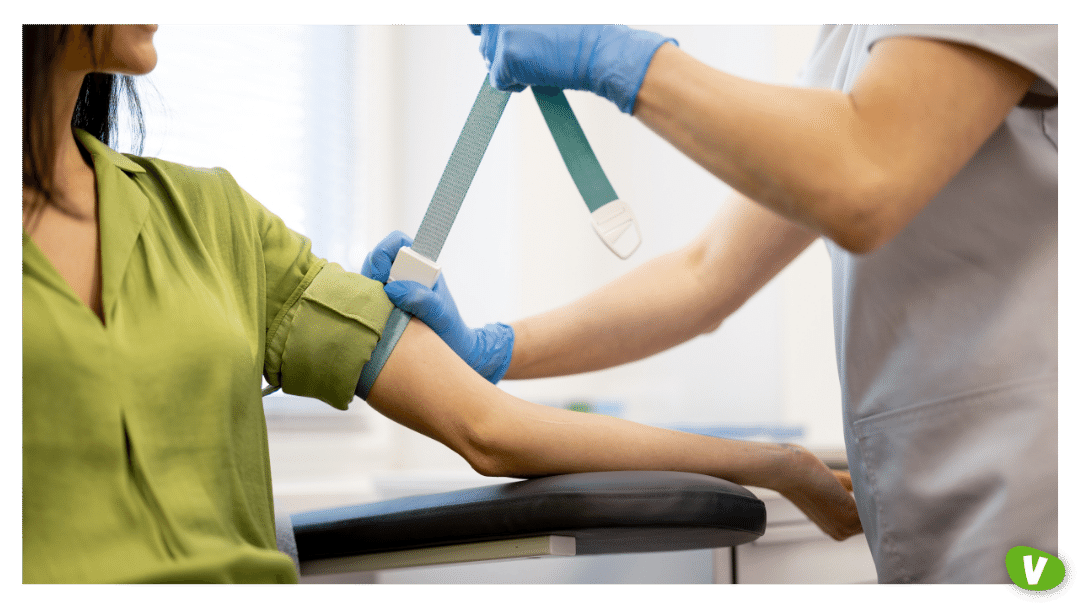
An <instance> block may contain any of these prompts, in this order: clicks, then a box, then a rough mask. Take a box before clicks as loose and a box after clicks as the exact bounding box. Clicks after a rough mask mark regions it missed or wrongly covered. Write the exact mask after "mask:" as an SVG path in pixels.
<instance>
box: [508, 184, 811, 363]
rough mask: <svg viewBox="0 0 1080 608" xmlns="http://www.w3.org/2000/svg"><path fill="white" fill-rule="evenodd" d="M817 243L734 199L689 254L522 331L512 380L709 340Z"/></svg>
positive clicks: (517, 328)
mask: <svg viewBox="0 0 1080 608" xmlns="http://www.w3.org/2000/svg"><path fill="white" fill-rule="evenodd" d="M816 238H817V235H816V234H814V233H812V232H810V231H808V230H806V229H804V228H802V227H800V226H797V225H795V224H793V223H791V222H789V221H787V220H785V219H784V218H782V217H780V216H778V215H776V214H775V213H772V212H771V211H769V210H767V209H763V208H762V207H761V206H759V205H756V204H754V203H753V202H752V201H750V200H749V199H747V198H746V197H744V196H742V195H740V194H738V193H732V195H731V196H730V197H729V198H728V200H727V201H726V203H725V204H723V205H722V206H721V209H720V211H719V212H718V213H717V215H716V216H715V217H714V218H713V220H712V221H711V222H710V224H709V225H708V226H707V227H706V228H705V230H704V231H702V233H701V234H700V235H698V236H697V238H696V239H694V240H693V241H691V242H690V244H688V245H687V246H686V247H684V248H682V249H679V250H677V251H673V252H671V253H668V254H666V255H663V256H660V257H658V258H656V259H654V260H651V261H649V262H647V263H645V264H643V265H642V266H640V267H638V268H637V269H635V270H633V271H631V272H629V273H627V274H626V275H624V276H622V277H620V278H618V279H616V280H615V281H612V282H611V283H609V284H607V285H605V286H603V287H601V288H600V289H598V290H596V291H595V292H593V293H590V294H589V295H587V296H585V297H583V298H581V299H579V300H578V301H576V302H573V303H571V304H568V305H566V306H563V307H561V308H558V309H555V310H552V311H549V312H546V313H543V314H539V315H536V316H534V317H530V318H527V319H524V320H521V321H518V322H516V323H514V324H513V327H514V333H515V338H514V352H513V356H512V358H511V361H510V367H509V369H508V370H507V373H506V376H505V378H507V379H524V378H543V377H549V376H560V375H567V374H576V373H582V372H588V371H594V370H598V369H605V368H608V367H612V366H615V365H620V364H623V363H628V362H630V361H637V360H639V359H642V358H645V357H648V356H650V355H653V354H656V353H658V352H661V351H664V350H666V349H668V348H671V347H673V346H676V345H678V344H681V343H683V342H685V341H687V340H690V339H691V338H694V337H695V336H698V335H701V334H703V333H707V332H710V331H712V330H714V329H716V328H717V327H718V326H719V325H720V323H721V322H723V320H724V319H726V318H727V317H728V315H730V314H731V313H732V312H734V311H735V310H736V309H738V308H739V307H740V306H742V304H743V303H744V302H745V301H746V300H747V299H749V298H750V297H751V296H752V295H753V294H754V293H756V292H757V291H758V290H759V289H761V287H762V286H764V285H765V284H766V283H767V282H768V281H769V280H771V279H772V278H773V277H774V276H775V275H776V274H777V273H778V272H779V271H780V270H781V269H783V268H784V266H786V265H787V264H788V263H789V262H790V261H791V260H793V259H794V258H795V257H796V256H797V255H798V254H799V253H800V252H802V251H803V250H804V249H805V248H806V247H807V246H808V245H809V244H810V243H811V242H813V241H814V239H816Z"/></svg>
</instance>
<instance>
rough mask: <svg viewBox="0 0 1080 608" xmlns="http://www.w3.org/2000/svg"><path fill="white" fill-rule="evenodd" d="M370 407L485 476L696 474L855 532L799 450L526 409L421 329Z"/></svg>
mask: <svg viewBox="0 0 1080 608" xmlns="http://www.w3.org/2000/svg"><path fill="white" fill-rule="evenodd" d="M368 403H369V404H371V405H372V407H374V408H375V409H377V410H378V411H380V412H381V413H383V414H384V415H386V416H387V417H389V418H391V419H393V420H395V421H397V422H399V423H401V424H403V425H405V426H407V427H409V428H411V429H413V430H415V431H418V432H420V433H423V434H425V435H427V436H429V437H431V438H433V439H435V440H437V441H439V442H441V443H443V444H445V445H446V446H448V447H450V448H451V449H453V450H454V451H455V452H457V453H458V454H460V455H461V456H462V457H463V458H465V460H466V461H468V462H469V464H470V465H471V466H472V467H473V468H474V469H476V470H477V471H478V472H480V473H482V474H484V475H489V476H499V477H539V476H545V475H556V474H564V473H578V472H590V471H616V470H619V471H633V470H641V471H646V470H648V471H665V470H666V471H684V472H689V473H700V474H705V475H711V476H713V477H718V478H721V479H726V480H729V481H732V482H734V483H738V484H741V485H748V486H754V487H762V488H769V489H773V490H776V491H778V492H780V493H781V494H783V495H784V496H787V497H789V498H791V499H792V500H793V501H796V504H798V505H799V506H800V508H802V509H803V510H804V511H806V512H807V513H808V515H810V516H811V518H813V519H815V521H818V522H820V523H819V525H821V526H822V528H823V529H825V530H826V532H828V533H830V534H831V535H833V536H834V537H846V536H850V535H851V534H854V533H857V532H858V515H857V513H856V511H855V504H854V500H853V499H852V498H851V496H850V495H849V494H848V492H847V489H846V488H845V487H844V486H843V485H842V483H841V481H840V480H838V479H837V477H836V476H834V475H833V474H832V473H831V472H830V471H828V469H826V468H825V466H824V465H823V464H822V463H821V461H820V460H819V459H817V458H815V457H814V456H813V455H812V454H809V453H808V452H806V451H805V450H802V449H800V448H798V447H797V446H786V445H775V444H766V443H757V442H745V441H734V440H726V439H719V438H715V437H706V436H701V435H694V434H690V433H681V432H677V431H672V430H666V429H659V428H655V427H650V426H646V425H642V424H637V423H633V422H629V421H626V420H621V419H618V418H613V417H610V416H602V415H597V414H583V413H578V412H571V411H566V410H561V409H557V408H550V407H544V406H540V405H536V404H533V403H529V402H526V401H523V400H520V399H517V398H516V397H513V396H511V395H508V394H507V393H504V392H503V391H501V390H499V389H498V388H497V387H496V386H494V385H492V384H491V383H490V382H487V381H486V380H484V379H483V378H481V377H480V376H479V375H477V374H476V373H475V372H473V370H472V369H471V368H469V367H468V366H467V365H465V364H464V363H463V362H462V361H461V360H460V359H459V358H458V357H457V356H456V355H455V354H454V353H453V351H451V350H450V349H449V347H447V346H446V345H445V344H444V343H443V341H442V340H441V339H440V338H439V337H438V336H437V335H435V333H434V332H432V331H431V330H430V329H428V328H427V327H426V326H424V325H423V324H422V323H420V322H418V321H416V320H413V321H412V322H410V324H409V326H408V328H407V329H406V331H405V333H404V334H403V335H402V337H401V340H400V341H399V342H398V345H397V347H396V348H395V349H394V352H393V353H392V354H391V356H390V358H389V360H388V361H387V363H386V365H385V367H384V368H383V371H382V373H381V374H380V376H379V378H378V379H377V380H376V381H375V384H374V385H373V386H372V389H371V393H370V395H369V399H368Z"/></svg>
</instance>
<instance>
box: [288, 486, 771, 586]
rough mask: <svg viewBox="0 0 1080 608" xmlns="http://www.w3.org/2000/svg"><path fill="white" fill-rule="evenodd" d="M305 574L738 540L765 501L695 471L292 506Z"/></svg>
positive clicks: (747, 535) (752, 527)
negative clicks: (302, 508) (343, 504)
mask: <svg viewBox="0 0 1080 608" xmlns="http://www.w3.org/2000/svg"><path fill="white" fill-rule="evenodd" d="M290 520H291V524H292V527H293V533H294V538H295V550H296V555H297V557H298V559H299V568H300V572H301V574H302V575H318V574H333V573H346V572H362V571H373V570H386V569H392V568H403V567H412V566H422V565H434V564H450V563H459V562H467V561H481V560H493V559H512V558H523V557H539V556H544V555H559V556H572V555H601V554H614V553H642V552H652V551H684V550H691V549H706V548H715V547H733V546H735V545H739V544H742V543H746V542H750V541H752V540H755V539H757V538H758V537H760V536H761V535H762V534H763V533H764V532H765V504H764V503H763V502H762V501H761V500H759V499H758V498H757V497H756V496H754V494H753V493H751V492H750V491H749V490H747V489H745V488H743V487H742V486H739V485H737V484H734V483H731V482H728V481H724V480H722V479H717V478H714V477H709V476H707V475H699V474H693V473H676V472H659V471H646V472H641V471H615V472H602V473H577V474H572V475H556V476H552V477H543V478H537V479H530V480H526V481H518V482H513V483H503V484H498V485H489V486H482V487H477V488H471V489H466V490H458V491H454V492H445V493H441V494H430V495H423V496H409V497H405V498H397V499H394V500H387V501H383V502H376V503H370V504H362V505H357V506H350V507H339V508H333V509H323V510H318V511H309V512H305V513H297V514H293V515H291V517H290Z"/></svg>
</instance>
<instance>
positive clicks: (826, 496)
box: [774, 444, 863, 540]
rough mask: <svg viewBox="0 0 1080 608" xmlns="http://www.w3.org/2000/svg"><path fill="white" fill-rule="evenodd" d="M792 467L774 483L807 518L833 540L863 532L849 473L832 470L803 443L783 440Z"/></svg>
mask: <svg viewBox="0 0 1080 608" xmlns="http://www.w3.org/2000/svg"><path fill="white" fill-rule="evenodd" d="M783 447H784V448H785V449H787V450H788V451H789V452H790V453H791V459H792V460H791V461H792V464H793V467H792V469H791V471H790V475H786V476H785V480H786V481H785V482H784V483H782V484H777V486H774V487H775V489H776V490H777V491H778V492H780V494H781V495H782V496H783V497H784V498H787V499H788V500H790V501H791V502H792V503H794V504H795V506H796V507H799V510H801V511H802V512H803V513H805V514H806V516H807V517H809V518H810V521H812V522H814V523H815V524H817V526H818V527H819V528H821V530H822V531H824V532H825V533H826V534H828V535H829V536H831V537H832V538H834V539H836V540H844V539H846V538H849V537H851V536H854V535H856V534H860V533H861V532H862V530H863V529H862V522H860V521H859V512H858V510H857V509H856V507H855V497H854V496H852V495H851V474H850V473H848V472H847V471H833V470H831V469H829V467H827V466H825V463H824V462H822V461H821V459H819V458H818V457H817V456H814V454H813V453H811V452H810V451H809V450H807V449H806V448H804V447H801V446H797V445H791V444H785V445H784V446H783Z"/></svg>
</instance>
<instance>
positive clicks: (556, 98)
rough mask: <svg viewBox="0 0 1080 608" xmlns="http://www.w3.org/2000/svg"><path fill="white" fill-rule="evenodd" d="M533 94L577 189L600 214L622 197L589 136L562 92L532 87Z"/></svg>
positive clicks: (588, 205)
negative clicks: (618, 193) (600, 211)
mask: <svg viewBox="0 0 1080 608" xmlns="http://www.w3.org/2000/svg"><path fill="white" fill-rule="evenodd" d="M532 92H533V97H535V98H536V105H538V106H540V112H541V113H543V115H544V121H546V122H547V125H548V130H549V131H551V135H552V137H554V138H555V145H556V146H558V148H559V153H560V154H562V157H563V162H564V163H566V168H567V169H569V171H570V177H572V178H574V185H575V186H577V189H578V192H580V193H581V198H583V199H585V206H586V207H588V208H589V211H590V212H592V211H596V210H597V209H599V208H601V207H603V206H604V205H606V204H608V203H610V202H611V201H613V200H615V199H617V198H619V195H617V194H615V188H612V187H611V182H609V181H608V179H607V176H606V175H604V170H603V169H602V168H601V167H600V162H599V161H597V160H596V155H595V154H593V149H592V146H590V145H589V140H587V139H585V132H584V131H582V130H581V125H580V124H578V121H577V117H576V116H574V111H573V110H571V109H570V102H568V101H566V95H563V92H562V89H556V88H555V87H532Z"/></svg>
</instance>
